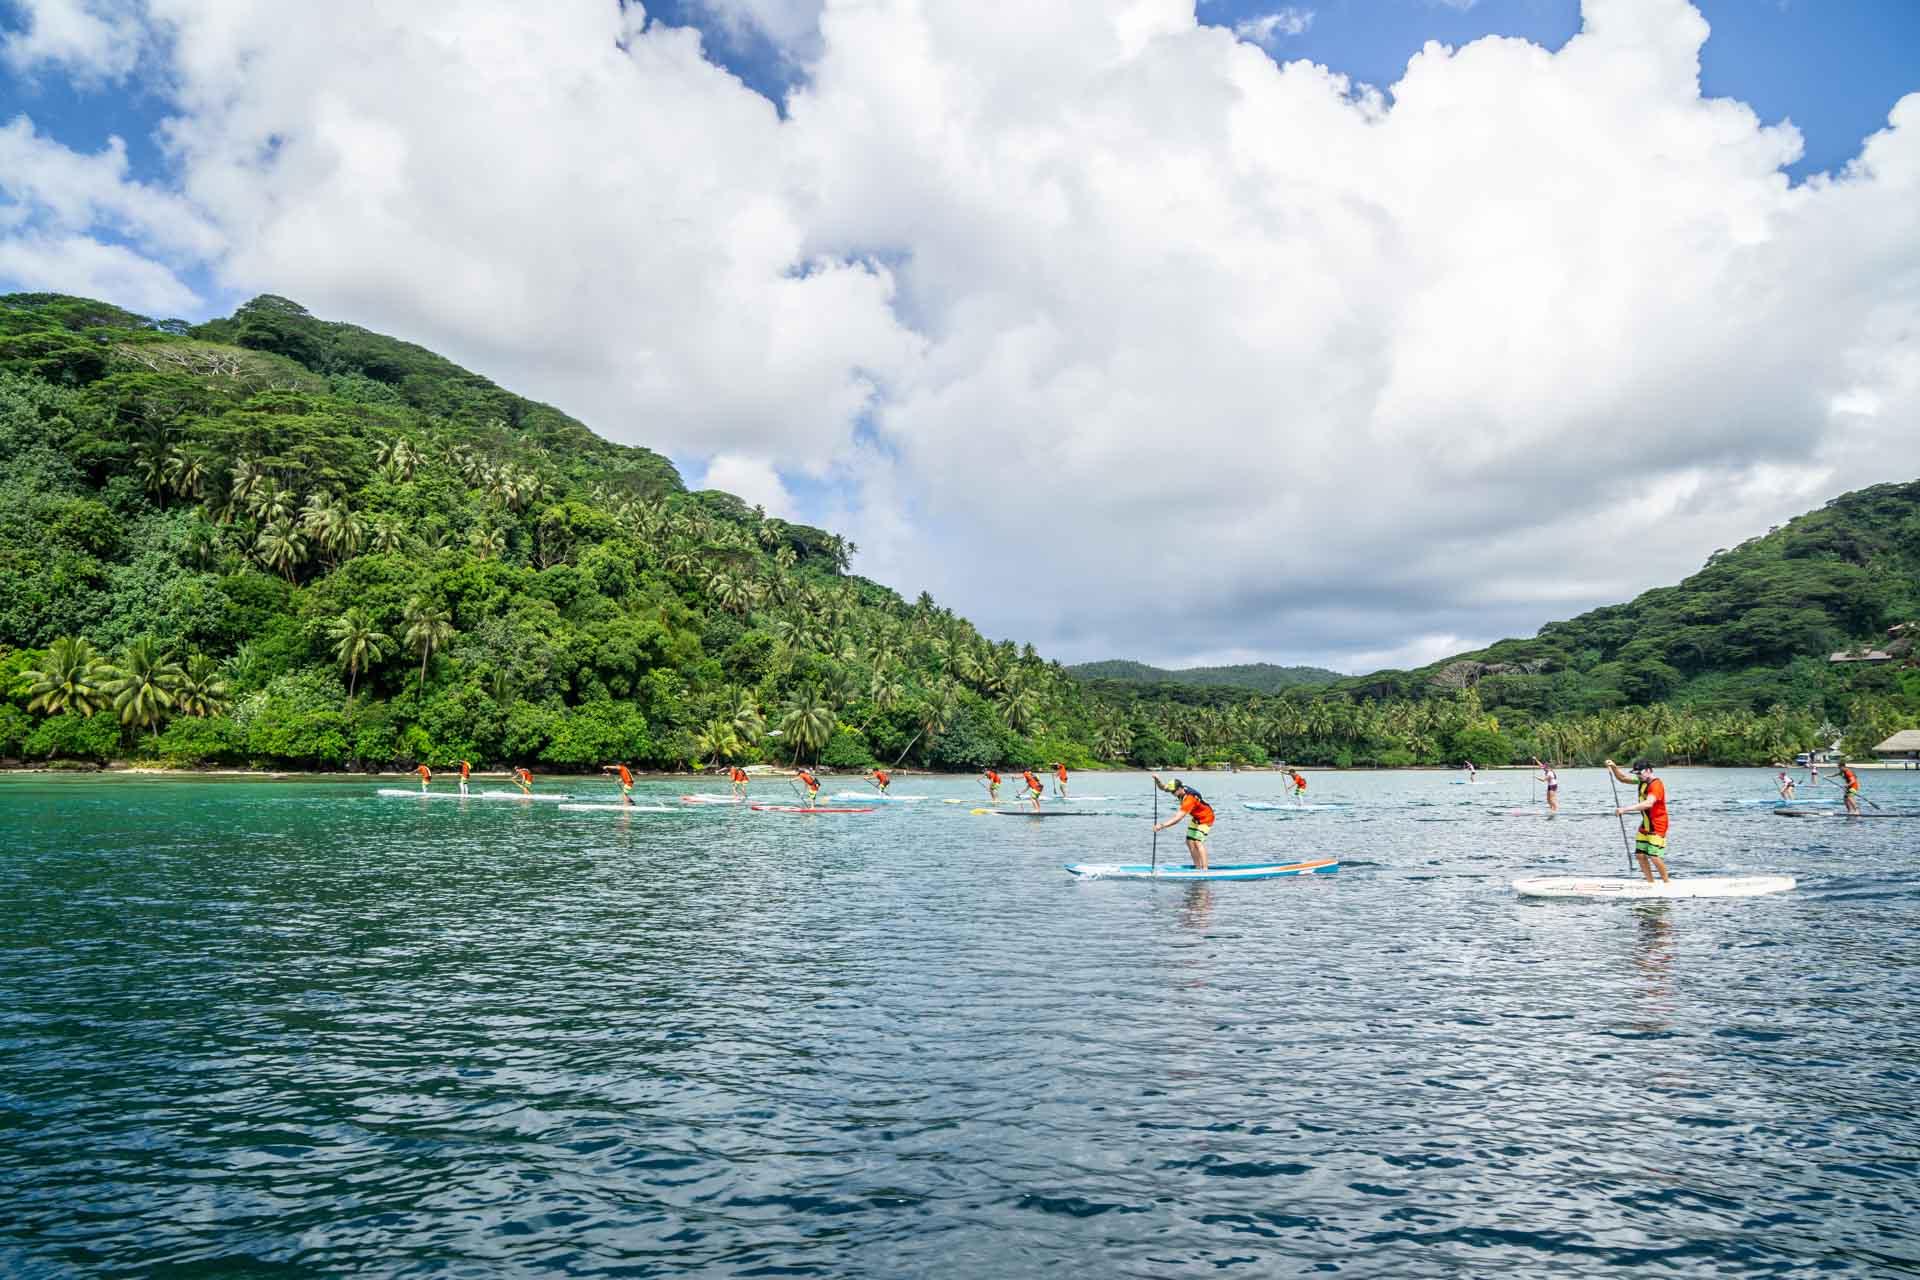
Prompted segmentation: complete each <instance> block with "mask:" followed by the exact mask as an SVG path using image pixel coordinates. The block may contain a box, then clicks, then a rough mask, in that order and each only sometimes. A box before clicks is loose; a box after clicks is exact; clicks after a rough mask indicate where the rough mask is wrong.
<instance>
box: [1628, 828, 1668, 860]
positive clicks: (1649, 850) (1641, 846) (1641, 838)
mask: <svg viewBox="0 0 1920 1280" xmlns="http://www.w3.org/2000/svg"><path fill="white" fill-rule="evenodd" d="M1633 851H1634V852H1635V853H1639V854H1644V855H1646V856H1647V857H1649V858H1659V859H1660V860H1661V861H1663V862H1664V861H1665V860H1666V857H1667V838H1666V837H1665V836H1663V835H1659V834H1657V833H1655V832H1652V831H1642V832H1641V833H1640V834H1639V835H1637V836H1635V837H1634V841H1633Z"/></svg>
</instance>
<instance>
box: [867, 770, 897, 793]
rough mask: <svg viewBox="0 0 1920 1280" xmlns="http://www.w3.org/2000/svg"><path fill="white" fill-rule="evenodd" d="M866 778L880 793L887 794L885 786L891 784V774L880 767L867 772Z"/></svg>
mask: <svg viewBox="0 0 1920 1280" xmlns="http://www.w3.org/2000/svg"><path fill="white" fill-rule="evenodd" d="M867 780H868V781H869V782H871V783H873V785H874V786H876V787H878V788H879V789H880V794H881V795H885V794H887V788H888V787H890V786H892V785H893V775H892V774H890V773H888V772H887V771H886V770H885V769H880V768H875V769H874V770H873V771H872V772H870V773H868V774H867Z"/></svg>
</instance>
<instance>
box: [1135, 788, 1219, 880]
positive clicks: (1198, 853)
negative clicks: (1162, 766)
mask: <svg viewBox="0 0 1920 1280" xmlns="http://www.w3.org/2000/svg"><path fill="white" fill-rule="evenodd" d="M1147 776H1148V777H1151V778H1152V779H1153V785H1154V786H1156V787H1158V788H1160V789H1161V790H1162V791H1170V792H1172V793H1173V796H1174V799H1176V800H1178V801H1179V802H1180V807H1179V808H1178V809H1175V810H1174V811H1173V816H1172V817H1171V818H1168V819H1167V820H1166V821H1165V822H1162V823H1160V824H1159V825H1157V826H1156V827H1154V830H1155V831H1165V830H1166V829H1167V828H1168V827H1171V826H1173V825H1174V824H1175V823H1177V822H1179V821H1180V820H1181V819H1182V818H1185V819H1186V820H1187V856H1188V857H1190V858H1192V859H1193V865H1194V866H1195V867H1196V868H1198V869H1199V870H1201V871H1205V870H1206V869H1207V837H1208V836H1209V835H1211V834H1213V818H1214V813H1213V806H1212V805H1210V804H1208V803H1207V802H1206V801H1205V800H1203V799H1202V798H1201V796H1200V793H1199V792H1198V791H1195V790H1194V789H1193V788H1192V787H1190V786H1188V785H1187V784H1186V783H1184V782H1182V781H1180V779H1178V778H1175V779H1174V780H1173V781H1172V782H1170V783H1168V782H1162V781H1160V778H1159V776H1158V775H1156V774H1149V775H1147Z"/></svg>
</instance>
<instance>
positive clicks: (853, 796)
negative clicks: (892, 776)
mask: <svg viewBox="0 0 1920 1280" xmlns="http://www.w3.org/2000/svg"><path fill="white" fill-rule="evenodd" d="M831 798H832V799H835V800H840V801H845V802H857V803H860V804H918V803H919V802H920V801H922V800H925V799H927V798H928V797H926V796H896V795H893V794H890V793H885V792H879V791H839V792H835V793H834V795H833V796H832V797H831Z"/></svg>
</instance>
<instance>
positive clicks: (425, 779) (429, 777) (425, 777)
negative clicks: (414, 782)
mask: <svg viewBox="0 0 1920 1280" xmlns="http://www.w3.org/2000/svg"><path fill="white" fill-rule="evenodd" d="M413 771H414V772H415V773H417V774H419V775H420V789H421V790H422V791H425V790H426V789H427V784H428V783H429V782H432V781H433V770H431V769H429V768H428V767H427V766H426V765H424V764H421V765H415V766H414V768H413Z"/></svg>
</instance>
